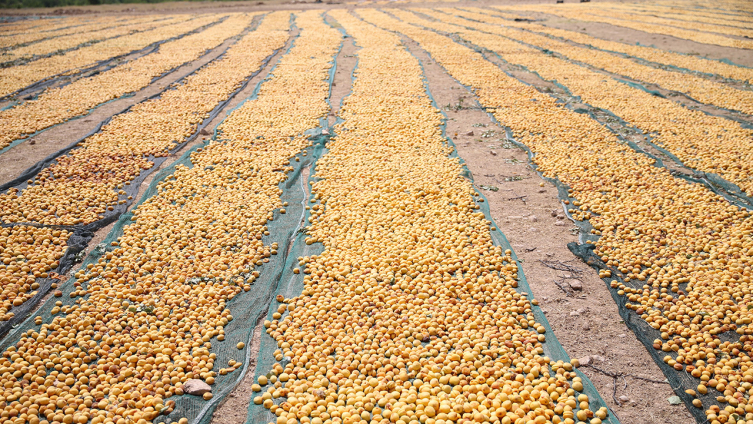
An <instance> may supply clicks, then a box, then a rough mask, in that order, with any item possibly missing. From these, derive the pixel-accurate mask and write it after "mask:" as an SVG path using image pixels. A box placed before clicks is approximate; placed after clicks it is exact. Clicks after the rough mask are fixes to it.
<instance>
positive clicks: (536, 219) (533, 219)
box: [531, 215, 539, 222]
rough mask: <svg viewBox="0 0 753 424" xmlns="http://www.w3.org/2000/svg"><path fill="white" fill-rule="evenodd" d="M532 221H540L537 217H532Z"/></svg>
mask: <svg viewBox="0 0 753 424" xmlns="http://www.w3.org/2000/svg"><path fill="white" fill-rule="evenodd" d="M531 221H533V222H539V219H538V218H536V215H531Z"/></svg>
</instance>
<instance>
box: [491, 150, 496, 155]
mask: <svg viewBox="0 0 753 424" xmlns="http://www.w3.org/2000/svg"><path fill="white" fill-rule="evenodd" d="M489 153H491V154H492V156H497V152H495V151H494V150H491V151H489Z"/></svg>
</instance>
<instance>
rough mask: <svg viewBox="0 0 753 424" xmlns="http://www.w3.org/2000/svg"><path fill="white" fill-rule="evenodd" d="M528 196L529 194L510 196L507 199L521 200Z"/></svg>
mask: <svg viewBox="0 0 753 424" xmlns="http://www.w3.org/2000/svg"><path fill="white" fill-rule="evenodd" d="M526 197H528V196H518V197H510V198H508V199H507V200H520V199H525V198H526Z"/></svg>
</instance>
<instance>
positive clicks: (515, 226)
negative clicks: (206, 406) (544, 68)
mask: <svg viewBox="0 0 753 424" xmlns="http://www.w3.org/2000/svg"><path fill="white" fill-rule="evenodd" d="M507 3H510V2H506V3H505V4H507ZM515 3H541V2H540V1H535V0H531V1H515ZM546 3H553V1H547V2H546ZM484 4H486V3H485V2H461V3H394V4H390V5H389V6H390V7H392V6H394V7H411V6H416V7H419V6H420V7H432V6H434V7H449V6H459V7H462V6H473V7H481V6H483V5H484ZM500 4H502V3H500ZM343 6H346V5H343V4H340V5H338V4H337V3H334V4H328V3H326V2H325V3H298V2H293V3H291V2H282V0H274V1H270V2H217V3H198V2H197V3H193V2H189V3H185V2H180V3H160V4H139V5H108V6H104V7H90V6H86V7H74V8H65V10H64V11H60V10H59V11H57V13H63V12H65V11H71V12H65V13H90V12H91V13H94V12H101V13H131V14H144V13H176V12H188V13H205V12H240V11H251V10H272V9H309V8H322V9H327V8H333V7H343ZM373 6H375V5H373V4H369V5H367V6H366V7H373ZM380 6H381V5H380ZM349 7H352V6H349ZM77 11H78V12H77ZM51 12H55V11H54V10H49V9H46V10H41V11H40V10H25V11H7V10H4V11H0V15H2V14H17V13H36V14H39V13H51ZM535 17H536V18H537V19H541V20H542V21H540V22H539V23H543V24H546V25H549V26H552V27H557V28H563V29H571V30H577V31H584V32H587V33H589V34H591V35H594V36H597V37H601V38H604V39H609V40H614V41H623V42H630V43H635V42H640V43H641V44H651V45H654V46H656V47H659V48H663V49H668V50H672V51H677V52H684V53H693V54H698V55H701V56H706V57H709V58H728V59H730V60H732V61H734V62H736V63H739V64H743V65H747V66H753V54H751V52H749V51H743V50H739V49H732V48H724V47H719V46H709V45H704V44H699V43H695V42H691V41H687V40H680V39H677V38H674V37H669V36H662V35H657V34H647V33H643V32H640V31H635V30H631V29H627V28H620V27H613V26H610V25H606V24H599V23H587V22H578V21H572V20H567V19H563V18H559V17H555V16H552V15H545V14H535ZM228 43H229V42H226V43H225V44H223V45H222V46H220V47H218V48H217V49H214V50H213V51H211V52H208V53H207V54H206V55H205V56H203V57H202V58H201V59H199V60H197V61H195V62H193V63H191V64H187V65H185V66H183V67H181V68H179V69H178V70H176V71H174V72H173V73H171V74H169V75H167V76H165V77H164V78H162V79H160V80H159V81H157V82H156V83H155V84H153V85H151V86H149V87H147V88H145V89H143V90H141V91H139V92H137V93H135V95H134V96H132V97H129V98H124V99H120V100H117V101H114V102H111V103H108V104H106V105H103V106H101V107H99V108H97V109H95V110H94V111H93V112H92V113H91V114H90V115H88V116H86V117H82V118H79V119H75V120H72V121H70V122H67V123H65V124H62V125H59V126H57V127H55V128H53V129H50V130H48V131H46V132H43V133H42V134H40V135H38V136H36V137H34V144H31V143H30V142H28V141H27V142H25V143H22V144H21V145H19V146H17V147H15V148H13V149H11V150H10V151H8V152H7V153H4V154H2V155H0V184H2V183H4V182H7V181H9V180H11V179H12V178H14V177H15V176H17V175H18V174H20V173H21V172H22V171H23V170H25V169H26V168H28V167H30V166H31V165H33V164H34V163H35V162H37V161H38V160H40V159H42V158H43V157H45V156H47V155H49V154H51V153H53V152H55V151H57V150H59V149H61V148H63V147H65V146H67V145H69V144H70V143H72V142H73V141H75V140H77V139H78V138H80V137H81V136H82V135H84V134H86V133H88V132H89V131H91V130H92V129H93V128H95V127H96V125H97V124H98V123H99V122H101V121H102V120H104V119H106V118H107V117H109V116H111V115H112V114H115V113H118V112H120V111H122V110H124V109H126V108H127V107H128V106H130V105H132V104H135V103H137V102H139V101H141V100H143V99H144V98H146V97H148V96H150V95H152V94H154V93H156V92H158V91H159V90H160V89H161V88H163V87H165V86H166V85H167V84H169V83H171V82H173V81H175V80H177V79H179V78H180V77H182V76H184V75H186V74H187V73H189V72H191V71H193V70H195V69H197V68H198V67H200V66H201V65H203V64H204V63H206V62H208V61H209V60H211V59H213V58H214V57H216V56H217V55H219V54H220V52H221V51H223V50H224V48H225V47H227V44H228ZM405 45H406V46H407V47H408V48H409V49H410V50H411V51H412V52H413V53H414V54H415V55H416V57H418V58H419V60H421V62H422V64H423V66H424V69H425V72H426V77H427V80H428V84H429V89H430V90H431V92H432V94H433V96H434V97H435V99H436V101H437V104H438V105H439V106H440V107H441V108H442V109H443V111H444V112H445V113H446V115H447V117H448V123H447V125H448V127H447V133H448V135H449V136H450V137H451V138H452V139H453V140H454V142H455V143H456V144H457V147H458V153H459V154H460V156H461V157H462V158H463V159H464V160H465V161H466V162H467V165H468V167H469V169H470V170H471V172H472V173H473V176H474V179H475V183H476V185H477V187H478V188H479V189H480V190H482V191H483V193H484V194H485V195H486V196H487V198H488V200H489V204H490V207H491V211H492V217H493V218H494V220H495V221H496V222H497V224H498V226H499V228H500V230H501V231H502V232H503V233H504V234H505V235H506V236H507V238H508V239H509V240H510V243H511V244H512V247H513V248H514V249H515V251H516V253H517V255H518V256H519V258H520V259H521V260H522V262H523V270H524V273H525V275H526V277H527V279H528V281H529V284H530V285H531V288H532V290H533V293H534V296H535V297H536V298H537V299H538V300H539V301H540V302H541V305H542V307H543V309H544V311H545V314H546V316H547V318H548V320H549V323H550V324H551V326H552V328H553V330H554V333H555V336H556V337H557V338H558V340H559V341H560V343H561V344H562V345H563V347H564V348H565V350H566V351H567V352H568V353H569V354H570V356H571V357H575V358H585V357H590V358H591V360H592V361H593V363H594V365H595V367H596V368H588V367H586V368H582V370H583V371H584V372H585V373H586V374H587V375H588V376H589V378H590V379H591V380H592V381H593V383H594V385H595V386H596V388H597V389H598V390H599V392H600V393H601V395H602V397H603V398H604V399H605V400H606V402H607V403H608V404H609V406H610V408H612V410H613V411H614V413H615V414H616V415H617V417H618V418H619V420H620V421H621V422H622V423H625V424H632V423H636V424H637V423H689V422H692V418H691V417H690V415H689V414H688V412H687V410H686V409H685V407H684V406H682V405H679V406H672V405H670V404H669V403H668V402H667V398H668V397H670V396H672V391H671V388H670V387H669V385H668V384H666V383H661V381H663V380H664V376H663V375H662V374H661V372H660V371H659V369H658V367H657V366H656V365H655V364H654V363H653V361H652V360H651V358H650V357H649V355H648V353H647V352H646V350H645V348H644V347H643V345H642V344H641V343H640V342H639V341H638V340H637V339H636V338H635V336H634V335H633V333H632V332H630V330H628V329H627V327H626V326H625V325H624V323H623V322H622V321H621V319H620V317H619V315H618V312H617V307H616V305H615V304H614V302H613V300H612V299H611V296H610V294H609V292H608V290H607V288H606V286H605V285H604V283H603V282H602V281H601V280H600V279H599V278H598V276H597V274H596V273H595V272H594V271H593V270H591V269H590V268H588V267H587V266H585V264H583V263H582V262H580V261H579V260H578V259H577V258H576V257H575V256H573V255H572V254H571V253H570V252H569V250H568V249H567V247H566V244H567V243H568V242H571V241H576V240H577V237H576V234H577V232H576V231H575V227H574V225H573V224H572V223H571V222H569V221H568V220H567V219H566V218H565V217H564V215H563V213H562V205H561V203H560V202H559V200H558V198H557V192H556V189H555V188H554V187H553V186H551V185H550V184H548V183H547V184H544V185H543V186H542V185H541V183H542V181H543V180H542V179H541V178H539V177H538V176H537V174H536V173H535V172H534V171H533V170H532V169H531V167H530V166H529V165H528V159H527V156H526V154H525V152H523V151H522V150H520V149H517V148H515V147H514V145H511V144H509V143H507V142H505V137H504V133H503V131H502V129H501V128H500V127H499V126H497V125H495V124H494V123H493V122H492V121H491V120H490V118H489V116H488V115H487V114H486V113H485V112H483V111H482V110H481V109H480V108H479V107H478V104H477V103H476V101H475V100H474V97H473V95H472V93H469V92H468V91H467V90H466V89H465V88H464V87H462V86H460V85H459V84H458V83H457V82H456V81H455V80H454V79H452V78H451V77H449V76H448V75H447V74H446V72H444V70H443V69H442V68H441V67H440V66H438V65H437V64H436V63H434V61H433V60H431V58H429V57H428V56H427V54H426V53H425V52H424V51H423V50H422V49H421V48H420V47H419V46H417V45H416V44H415V43H413V42H411V41H410V40H407V39H406V40H405ZM355 53H357V48H356V47H355V46H353V44H352V40H351V39H349V38H348V39H345V43H344V46H343V49H342V51H341V53H340V55H339V56H338V58H337V72H336V74H335V85H334V86H333V90H332V99H331V103H332V106H333V110H332V112H331V114H330V121H331V123H333V122H334V117H335V116H336V114H337V110H338V108H339V105H340V100H341V99H342V98H343V96H346V95H347V94H348V93H349V91H350V84H351V79H350V75H351V72H352V69H353V67H354V66H355V65H356V60H357V59H356V57H355V56H354V54H355ZM279 56H280V54H278V55H277V56H276V57H275V58H273V59H272V60H271V61H270V63H269V64H268V65H267V66H266V67H265V69H264V71H263V72H261V73H260V74H259V75H257V76H256V77H255V78H254V79H253V80H252V81H251V83H250V84H249V85H248V87H247V88H246V89H245V90H244V91H242V92H241V93H239V94H238V95H237V96H236V97H235V98H234V99H233V100H232V101H231V102H230V104H229V105H228V106H227V108H226V110H230V109H231V108H233V107H235V106H236V105H237V104H239V103H240V102H241V101H243V100H244V99H245V98H246V97H248V96H249V95H250V94H251V92H252V91H253V88H254V87H255V85H256V84H257V83H258V82H259V81H261V80H262V79H263V78H264V77H265V76H266V75H267V72H268V70H269V69H270V67H271V66H273V64H274V63H275V62H276V60H277V59H278V58H279ZM490 59H491V58H490ZM492 61H493V62H494V63H496V64H497V65H498V66H500V67H502V68H503V69H504V70H505V71H507V72H509V73H510V74H511V75H513V76H514V77H516V78H519V79H521V80H523V81H525V82H527V83H530V84H533V85H535V86H537V87H540V88H548V89H550V90H552V92H553V93H554V95H557V94H558V92H557V90H558V88H557V87H555V86H553V85H552V84H549V83H547V82H545V81H542V80H541V79H539V78H538V77H536V76H535V75H532V74H530V73H527V72H524V71H521V70H520V69H514V68H510V67H508V66H507V65H505V64H504V63H503V62H501V61H499V60H492ZM559 94H561V93H559ZM679 100H680V101H682V102H683V103H686V104H688V105H695V106H700V107H703V108H706V109H705V110H707V111H709V112H710V113H715V114H720V115H724V114H725V113H727V112H725V111H720V110H718V109H716V108H713V107H708V106H701V105H698V104H694V102H692V101H691V100H687V99H679ZM225 115H226V114H225V112H224V111H223V112H222V113H220V115H219V116H218V117H217V118H216V119H215V120H214V121H212V122H211V123H210V125H209V127H208V128H210V129H211V128H214V127H215V126H216V125H217V124H219V122H220V121H221V120H222V119H224V117H225ZM742 118H744V119H750V117H745V116H743V117H742ZM751 122H753V121H751ZM204 138H207V136H202V137H200V138H199V139H197V141H196V142H194V144H195V143H199V142H201V140H202V139H204ZM638 139H639V137H638V136H637V135H635V140H636V141H638ZM190 147H191V145H189V146H187V147H185V148H184V149H183V151H185V150H187V149H188V148H190ZM180 155H181V152H178V153H176V154H174V155H173V156H171V157H170V158H169V160H168V161H167V162H165V163H164V164H163V165H162V166H161V168H164V167H166V166H168V165H169V164H170V163H172V162H174V161H175V160H176V159H177V158H178V157H179V156H180ZM155 174H156V173H155ZM155 174H152V176H153V175H155ZM150 181H151V177H150V178H147V180H146V181H145V182H144V184H143V185H142V187H141V190H140V192H139V194H138V196H135V198H136V199H138V198H139V197H140V196H141V195H142V194H143V191H144V189H145V188H146V187H147V186H148V184H149V182H150ZM492 187H493V189H492ZM495 189H496V190H495ZM110 228H111V226H108V227H106V228H104V229H102V230H100V231H99V232H97V234H96V236H95V239H94V240H93V241H92V243H91V244H90V248H91V247H92V246H95V245H96V244H97V243H99V241H101V240H102V239H103V238H104V237H105V236H106V235H107V233H108V232H109V231H110ZM555 262H556V263H561V264H568V265H570V266H572V267H574V268H575V269H576V270H578V271H577V272H565V271H557V270H554V269H552V268H550V267H548V266H547V265H546V264H545V263H549V264H551V263H555ZM72 272H73V271H72ZM562 287H564V288H565V289H566V290H563V288H562ZM566 291H567V293H566ZM260 335H261V331H260V328H257V329H256V331H255V337H254V339H253V343H252V348H253V349H258V345H259V340H260ZM255 355H256V354H255V353H252V355H251V364H250V366H249V372H248V374H247V377H246V378H245V379H244V380H243V381H242V382H241V383H240V384H239V386H238V387H237V388H236V390H235V391H233V393H232V394H230V395H229V396H228V397H227V398H226V399H225V401H224V403H223V404H222V405H221V406H220V407H219V408H218V409H217V411H216V412H215V415H214V420H213V422H214V423H217V424H225V423H228V424H230V423H233V424H235V423H243V422H244V421H245V418H246V410H247V405H248V402H249V401H250V398H251V395H252V392H251V389H250V386H251V384H252V378H251V376H253V375H254V368H255V363H256V358H255ZM597 369H599V370H603V371H606V372H610V373H625V374H628V375H633V376H638V377H645V378H648V379H652V380H656V381H658V383H652V382H648V381H645V380H640V379H635V378H632V377H629V376H628V377H626V378H624V379H620V380H618V382H617V387H616V388H615V387H614V384H615V381H614V380H613V378H612V377H609V376H607V375H605V374H604V373H603V372H601V371H598V370H597ZM613 393H614V396H613Z"/></svg>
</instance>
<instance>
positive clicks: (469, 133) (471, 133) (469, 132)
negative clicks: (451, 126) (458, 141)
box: [465, 131, 473, 136]
mask: <svg viewBox="0 0 753 424" xmlns="http://www.w3.org/2000/svg"><path fill="white" fill-rule="evenodd" d="M465 135H471V136H472V135H473V131H468V132H467V133H465Z"/></svg>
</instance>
